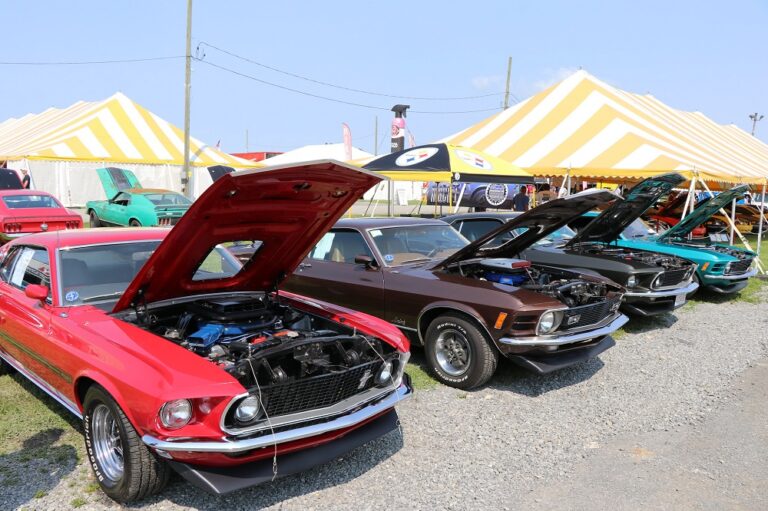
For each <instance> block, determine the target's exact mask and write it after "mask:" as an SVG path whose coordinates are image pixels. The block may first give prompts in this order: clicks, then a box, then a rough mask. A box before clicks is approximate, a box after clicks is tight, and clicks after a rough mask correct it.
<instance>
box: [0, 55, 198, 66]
mask: <svg viewBox="0 0 768 511" xmlns="http://www.w3.org/2000/svg"><path fill="white" fill-rule="evenodd" d="M183 58H184V55H172V56H168V57H147V58H141V59H118V60H71V61H45V62H44V61H40V62H0V65H1V66H85V65H90V64H128V63H132V62H152V61H158V60H173V59H183Z"/></svg>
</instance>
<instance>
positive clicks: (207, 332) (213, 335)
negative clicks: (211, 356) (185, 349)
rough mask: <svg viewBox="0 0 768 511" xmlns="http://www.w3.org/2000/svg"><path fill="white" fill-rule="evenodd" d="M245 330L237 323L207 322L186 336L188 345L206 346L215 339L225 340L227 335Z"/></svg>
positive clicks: (237, 333)
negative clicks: (220, 323)
mask: <svg viewBox="0 0 768 511" xmlns="http://www.w3.org/2000/svg"><path fill="white" fill-rule="evenodd" d="M246 331H247V330H245V329H244V328H243V327H241V326H238V325H226V326H225V325H219V324H215V323H207V324H204V325H202V326H201V327H200V329H199V330H198V331H197V332H195V333H193V334H192V335H190V336H189V337H188V342H189V344H190V346H195V347H200V348H208V347H209V346H211V345H213V344H215V343H216V342H217V341H220V342H224V343H226V342H227V337H229V336H233V335H241V334H244V333H245V332H246Z"/></svg>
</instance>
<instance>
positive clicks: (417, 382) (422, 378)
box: [405, 363, 439, 390]
mask: <svg viewBox="0 0 768 511" xmlns="http://www.w3.org/2000/svg"><path fill="white" fill-rule="evenodd" d="M405 372H406V373H408V376H410V377H411V383H412V384H413V387H414V388H415V389H416V390H427V389H431V388H434V387H435V386H437V384H438V383H439V382H438V381H437V380H435V379H434V378H432V375H430V374H429V373H428V372H427V371H426V370H424V368H422V367H421V366H419V365H416V364H414V363H409V364H408V365H407V366H406V368H405Z"/></svg>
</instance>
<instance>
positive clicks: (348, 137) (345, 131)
mask: <svg viewBox="0 0 768 511" xmlns="http://www.w3.org/2000/svg"><path fill="white" fill-rule="evenodd" d="M341 131H342V135H343V137H344V157H345V158H346V160H347V161H349V160H351V159H352V130H351V129H349V125H348V124H347V123H346V122H342V123H341Z"/></svg>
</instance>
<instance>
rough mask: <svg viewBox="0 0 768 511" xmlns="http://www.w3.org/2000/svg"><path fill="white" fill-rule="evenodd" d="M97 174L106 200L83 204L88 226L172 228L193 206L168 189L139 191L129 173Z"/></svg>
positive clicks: (110, 171) (105, 171)
mask: <svg viewBox="0 0 768 511" xmlns="http://www.w3.org/2000/svg"><path fill="white" fill-rule="evenodd" d="M96 173H97V174H98V176H99V181H100V182H101V185H102V187H103V188H104V193H105V194H106V196H107V197H109V199H108V200H95V201H88V202H87V203H86V210H87V211H88V216H89V217H90V219H91V227H102V226H107V225H118V226H120V225H128V226H133V227H140V226H156V225H161V226H165V225H175V224H176V222H178V221H179V219H180V218H181V217H182V215H184V213H186V212H187V209H189V206H190V205H191V204H192V202H191V201H190V200H189V199H187V198H186V197H184V196H183V195H181V194H179V193H176V192H173V191H171V190H163V189H157V188H142V186H141V183H139V180H138V179H137V178H136V176H135V175H134V173H133V172H131V171H130V170H126V169H119V168H116V167H108V168H103V169H97V170H96Z"/></svg>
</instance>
